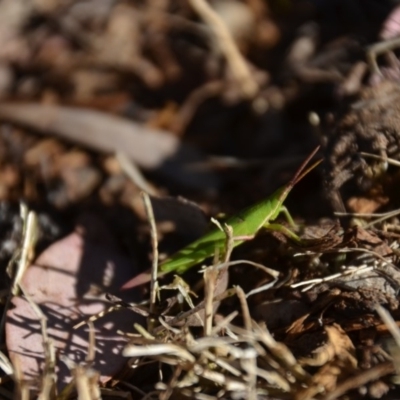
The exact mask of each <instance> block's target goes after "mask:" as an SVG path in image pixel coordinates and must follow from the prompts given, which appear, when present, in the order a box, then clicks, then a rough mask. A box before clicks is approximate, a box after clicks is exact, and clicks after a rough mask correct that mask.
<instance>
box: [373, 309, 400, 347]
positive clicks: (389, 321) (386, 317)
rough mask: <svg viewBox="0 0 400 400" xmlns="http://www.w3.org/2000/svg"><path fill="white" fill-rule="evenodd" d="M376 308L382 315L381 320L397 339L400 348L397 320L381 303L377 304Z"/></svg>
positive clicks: (399, 332)
mask: <svg viewBox="0 0 400 400" xmlns="http://www.w3.org/2000/svg"><path fill="white" fill-rule="evenodd" d="M375 309H376V311H377V313H378V314H379V316H380V317H381V320H382V321H383V322H384V323H385V325H386V326H387V328H388V330H389V332H390V333H391V335H392V336H393V339H394V340H395V342H396V345H397V347H399V348H400V330H399V328H398V326H397V325H396V322H395V321H394V320H393V318H392V316H391V315H390V314H389V312H388V311H387V310H386V309H384V308H383V307H382V306H381V305H380V304H377V305H376V307H375Z"/></svg>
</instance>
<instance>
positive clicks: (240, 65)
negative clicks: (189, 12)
mask: <svg viewBox="0 0 400 400" xmlns="http://www.w3.org/2000/svg"><path fill="white" fill-rule="evenodd" d="M189 3H190V5H191V6H192V7H193V8H194V9H195V10H196V12H197V13H198V14H199V15H200V17H201V18H202V19H203V20H204V21H205V22H206V23H207V24H208V25H209V26H210V28H211V29H212V30H213V32H214V34H215V37H216V40H217V42H218V45H219V47H220V49H221V51H222V52H223V53H224V55H225V57H226V60H227V62H228V65H229V67H230V69H231V73H232V75H233V76H234V77H235V79H236V81H237V83H238V84H239V87H240V89H241V91H242V94H243V96H244V97H245V98H248V99H251V98H253V97H254V96H255V95H256V94H257V92H258V85H257V83H256V81H255V80H254V79H253V77H252V74H251V72H250V70H249V68H248V66H247V64H246V61H245V60H244V58H243V56H242V55H241V53H240V51H239V49H238V48H237V46H236V43H235V41H234V40H233V38H232V36H231V34H230V32H229V30H228V28H227V27H226V25H225V23H224V22H223V21H222V19H221V18H220V17H219V15H218V14H217V13H216V12H215V11H214V10H213V9H212V8H211V7H210V5H209V4H208V3H207V2H206V1H205V0H189Z"/></svg>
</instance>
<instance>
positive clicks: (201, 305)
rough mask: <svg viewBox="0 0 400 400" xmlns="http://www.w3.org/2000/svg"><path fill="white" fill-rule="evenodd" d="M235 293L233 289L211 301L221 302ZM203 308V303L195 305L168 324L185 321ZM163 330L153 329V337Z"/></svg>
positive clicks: (159, 327) (162, 328)
mask: <svg viewBox="0 0 400 400" xmlns="http://www.w3.org/2000/svg"><path fill="white" fill-rule="evenodd" d="M235 293H236V290H235V289H228V290H226V291H225V292H224V293H221V294H220V295H219V296H215V297H214V299H213V301H214V302H217V301H222V300H224V299H226V298H228V297H231V296H233V295H234V294H235ZM203 308H204V301H202V302H200V303H199V304H197V305H196V306H195V307H194V308H192V309H190V310H188V311H186V312H184V313H182V314H180V315H178V316H177V317H174V318H172V319H170V320H168V324H169V325H175V324H177V323H178V322H180V321H183V320H185V319H186V318H189V317H191V316H192V315H193V314H195V313H197V312H199V311H200V310H202V309H203ZM164 329H165V328H164V327H163V326H158V327H157V328H155V329H154V330H153V331H152V333H153V334H154V335H156V334H158V333H160V332H162V331H163V330H164Z"/></svg>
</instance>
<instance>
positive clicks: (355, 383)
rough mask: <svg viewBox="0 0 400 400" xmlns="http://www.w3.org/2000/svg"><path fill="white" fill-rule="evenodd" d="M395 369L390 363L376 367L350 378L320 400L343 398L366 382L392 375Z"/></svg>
mask: <svg viewBox="0 0 400 400" xmlns="http://www.w3.org/2000/svg"><path fill="white" fill-rule="evenodd" d="M394 372H395V368H394V365H393V363H391V362H390V361H388V362H384V363H382V364H379V365H376V366H375V367H372V368H370V369H368V370H366V371H363V372H362V373H361V374H359V375H356V376H352V377H351V378H349V379H347V380H346V381H344V382H343V383H341V384H340V385H338V386H337V387H336V389H335V390H333V391H332V392H331V393H329V394H328V395H327V396H325V397H324V398H323V399H322V400H335V399H337V398H338V397H341V396H343V395H344V394H345V393H346V392H348V391H349V390H352V389H357V388H359V387H361V386H364V385H366V384H367V383H368V382H371V381H376V380H378V379H380V378H382V377H384V376H386V375H389V374H393V373H394Z"/></svg>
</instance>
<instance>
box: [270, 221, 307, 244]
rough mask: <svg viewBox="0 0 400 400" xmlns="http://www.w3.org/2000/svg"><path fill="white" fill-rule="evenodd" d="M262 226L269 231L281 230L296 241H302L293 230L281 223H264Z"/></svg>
mask: <svg viewBox="0 0 400 400" xmlns="http://www.w3.org/2000/svg"><path fill="white" fill-rule="evenodd" d="M264 228H265V229H268V230H270V231H275V232H281V233H283V234H284V235H286V236H287V237H289V238H290V239H292V240H293V241H295V242H296V243H299V244H300V243H301V242H302V241H301V239H300V237H299V236H297V235H296V234H295V233H294V232H293V231H291V230H290V229H289V228H286V226H283V225H281V224H266V225H264Z"/></svg>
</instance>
